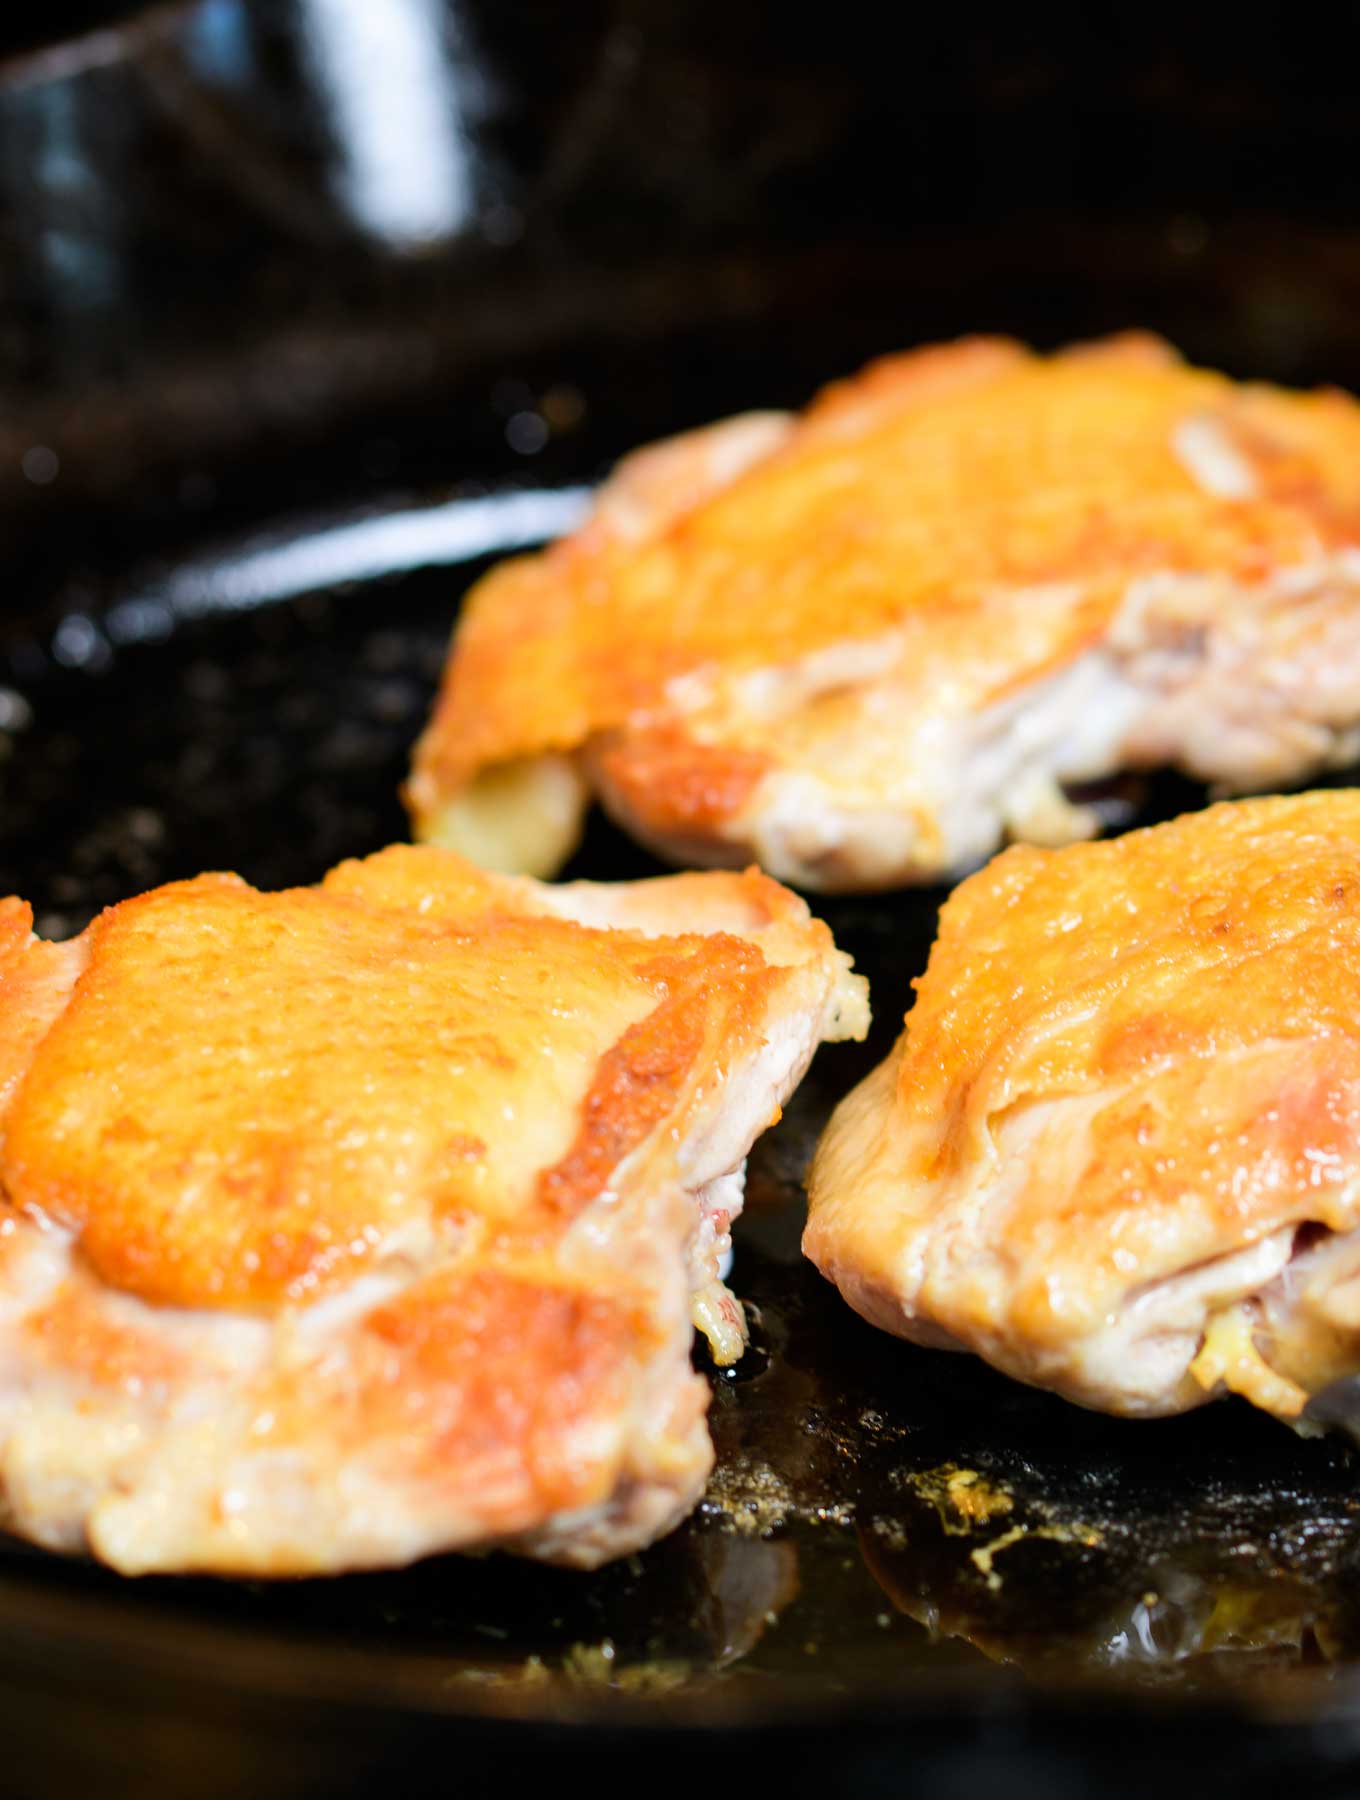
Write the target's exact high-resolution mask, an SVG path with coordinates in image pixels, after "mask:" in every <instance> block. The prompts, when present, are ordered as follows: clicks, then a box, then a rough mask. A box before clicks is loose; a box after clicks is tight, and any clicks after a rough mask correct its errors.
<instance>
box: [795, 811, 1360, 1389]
mask: <svg viewBox="0 0 1360 1800" xmlns="http://www.w3.org/2000/svg"><path fill="white" fill-rule="evenodd" d="M809 1191H810V1197H811V1200H810V1215H809V1222H808V1226H807V1231H806V1235H805V1238H804V1248H805V1250H806V1251H807V1254H808V1255H809V1256H810V1257H811V1258H812V1260H813V1262H814V1263H816V1264H817V1266H818V1267H819V1268H820V1269H821V1270H822V1272H823V1273H824V1274H825V1275H827V1276H828V1277H829V1278H830V1279H831V1280H832V1281H834V1282H835V1283H836V1284H837V1286H838V1287H839V1288H840V1290H841V1292H842V1293H843V1294H844V1296H845V1298H846V1299H847V1300H848V1301H849V1302H850V1304H851V1305H852V1306H853V1307H854V1308H855V1309H856V1310H857V1311H858V1312H860V1313H862V1314H863V1315H864V1316H865V1317H866V1318H867V1319H870V1320H871V1321H873V1322H874V1323H875V1324H877V1325H881V1326H882V1327H883V1328H884V1329H885V1330H888V1331H891V1332H894V1333H896V1334H898V1335H899V1336H902V1337H907V1338H911V1339H913V1340H915V1341H916V1342H918V1343H923V1344H928V1345H936V1346H939V1347H942V1348H951V1349H967V1350H973V1351H976V1352H977V1353H978V1354H979V1355H981V1356H983V1357H985V1358H986V1359H987V1360H988V1361H989V1362H991V1363H994V1364H995V1365H996V1366H997V1367H998V1368H1001V1369H1004V1370H1005V1371H1006V1372H1007V1373H1008V1374H1011V1375H1014V1376H1017V1377H1019V1378H1020V1379H1021V1380H1023V1381H1028V1382H1032V1383H1034V1384H1036V1385H1038V1386H1042V1387H1049V1388H1054V1389H1056V1390H1057V1391H1058V1392H1059V1393H1061V1394H1065V1395H1066V1396H1067V1397H1068V1398H1069V1399H1072V1400H1076V1401H1079V1402H1080V1403H1081V1404H1083V1405H1086V1406H1092V1407H1099V1408H1102V1409H1105V1410H1107V1411H1110V1412H1116V1413H1127V1414H1135V1415H1137V1414H1142V1415H1154V1414H1162V1413H1174V1412H1179V1411H1182V1410H1184V1409H1185V1408H1187V1407H1191V1406H1195V1405H1198V1404H1199V1403H1200V1402H1201V1401H1203V1400H1205V1399H1206V1398H1210V1397H1212V1396H1213V1395H1215V1394H1220V1393H1222V1392H1224V1391H1225V1390H1227V1389H1232V1390H1234V1391H1236V1392H1239V1393H1242V1394H1245V1395H1246V1396H1247V1398H1249V1399H1250V1400H1252V1401H1254V1402H1255V1403H1256V1404H1257V1405H1258V1406H1262V1407H1264V1408H1265V1409H1266V1410H1268V1411H1270V1412H1272V1413H1275V1414H1276V1415H1278V1416H1279V1417H1281V1418H1284V1419H1291V1420H1292V1419H1295V1418H1296V1417H1297V1416H1298V1414H1299V1412H1300V1410H1301V1408H1302V1407H1303V1405H1304V1403H1305V1401H1306V1400H1307V1398H1308V1397H1309V1395H1311V1394H1312V1393H1314V1392H1316V1391H1317V1390H1318V1389H1319V1388H1321V1387H1323V1386H1325V1385H1327V1384H1328V1383H1329V1382H1330V1381H1331V1380H1333V1379H1335V1378H1336V1377H1338V1376H1339V1375H1341V1374H1343V1373H1347V1372H1350V1371H1354V1370H1357V1369H1360V791H1335V792H1321V793H1312V794H1303V795H1299V796H1296V797H1293V798H1286V799H1269V800H1245V801H1238V802H1234V803H1225V804H1222V805H1219V806H1215V807H1212V808H1210V809H1209V810H1208V811H1207V812H1203V813H1197V814H1192V815H1190V816H1187V817H1185V818H1181V819H1177V820H1175V821H1173V822H1172V823H1171V824H1167V825H1159V826H1155V827H1153V828H1152V829H1150V830H1146V831H1138V832H1133V833H1131V834H1130V835H1129V836H1127V837H1123V838H1119V839H1117V840H1115V841H1113V842H1108V843H1101V844H1089V845H1085V844H1084V845H1074V846H1071V847H1068V848H1066V849H1061V850H1054V851H1046V850H1038V849H1033V848H1030V847H1027V846H1026V847H1016V848H1014V849H1011V850H1007V851H1005V852H1004V853H1003V854H1002V855H1001V856H999V857H997V858H996V859H995V861H994V862H992V863H991V864H990V865H989V866H988V867H987V868H986V869H984V870H982V871H981V873H979V874H977V875H974V876H972V877H970V878H969V879H968V880H967V881H965V882H964V883H963V885H962V886H961V887H960V888H958V890H957V891H956V892H955V893H954V895H953V896H952V897H951V899H950V900H949V901H948V902H947V903H946V905H945V907H944V910H943V912H942V914H941V918H940V932H939V937H938V939H937V941H936V943H935V946H934V949H933V950H932V952H931V957H930V962H929V965H928V967H927V969H926V972H925V974H924V975H923V976H922V977H921V979H920V980H919V982H918V983H917V993H916V1001H915V1005H914V1006H913V1008H912V1010H911V1012H910V1014H909V1015H908V1019H907V1027H906V1030H905V1032H904V1033H903V1035H902V1037H901V1038H900V1039H899V1040H898V1043H897V1045H896V1047H895V1048H894V1050H893V1052H892V1054H891V1055H890V1056H889V1057H888V1059H887V1060H886V1061H885V1062H884V1063H883V1064H881V1065H880V1067H879V1068H878V1069H877V1070H875V1071H874V1073H873V1074H871V1075H870V1076H869V1077H868V1078H867V1079H866V1080H865V1081H864V1082H863V1083H862V1084H861V1085H860V1086H859V1087H858V1088H857V1089H856V1090H855V1091H854V1092H853V1093H852V1094H850V1095H849V1096H848V1098H847V1099H845V1100H844V1101H843V1102H842V1103H841V1105H840V1107H839V1108H838V1109H837V1111H836V1113H835V1114H834V1115H833V1117H832V1120H831V1123H830V1125H829V1126H828V1128H827V1131H826V1134H825V1136H824V1137H823V1140H822V1142H821V1144H820V1145H819V1147H818V1150H817V1155H816V1157H815V1160H814V1164H813V1168H812V1173H811V1177H810V1184H809Z"/></svg>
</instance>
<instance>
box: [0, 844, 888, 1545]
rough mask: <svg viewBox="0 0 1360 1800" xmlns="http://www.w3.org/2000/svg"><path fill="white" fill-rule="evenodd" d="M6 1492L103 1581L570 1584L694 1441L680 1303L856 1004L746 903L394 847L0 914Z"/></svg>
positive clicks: (700, 1470) (778, 912) (775, 898)
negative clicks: (265, 875) (460, 1576)
mask: <svg viewBox="0 0 1360 1800" xmlns="http://www.w3.org/2000/svg"><path fill="white" fill-rule="evenodd" d="M0 1019H3V1027H2V1028H0V1133H2V1134H3V1137H2V1141H0V1186H2V1188H3V1199H4V1204H3V1208H0V1503H2V1505H3V1515H2V1518H3V1523H4V1524H5V1525H6V1526H7V1527H8V1528H9V1529H11V1530H13V1531H15V1532H18V1533H21V1534H22V1535H24V1536H25V1537H28V1538H31V1539H32V1540H34V1541H35V1542H37V1543H39V1544H44V1545H47V1546H49V1547H51V1548H53V1549H57V1550H64V1551H82V1550H84V1551H89V1552H92V1553H93V1554H94V1555H95V1556H97V1557H99V1558H102V1559H103V1560H105V1561H107V1562H109V1563H111V1564H113V1565H114V1566H115V1567H117V1568H119V1569H121V1570H124V1571H127V1572H141V1571H148V1570H212V1571H218V1572H226V1573H237V1574H256V1575H269V1574H299V1573H310V1572H321V1571H335V1570H341V1569H347V1568H359V1567H369V1566H376V1565H384V1564H399V1563H405V1562H408V1561H410V1560H411V1559H413V1558H415V1557H418V1556H421V1555H424V1554H427V1553H429V1552H432V1551H437V1550H445V1549H461V1548H469V1547H483V1546H488V1545H493V1544H500V1545H505V1546H507V1547H509V1548H512V1549H514V1550H516V1551H519V1552H522V1553H524V1554H527V1555H531V1556H539V1557H544V1558H549V1559H553V1560H558V1561H564V1562H571V1563H577V1564H582V1565H591V1564H594V1563H597V1562H600V1561H602V1560H604V1559H605V1558H607V1557H610V1556H615V1555H618V1554H621V1553H623V1552H626V1551H629V1550H632V1549H634V1548H637V1547H638V1546H640V1545H642V1544H644V1543H646V1542H648V1541H650V1540H651V1539H652V1538H654V1537H656V1536H658V1535H659V1534H660V1533H662V1532H664V1531H666V1530H667V1529H669V1528H670V1527H671V1526H673V1525H674V1524H675V1523H676V1522H677V1521H678V1520H679V1519H680V1518H681V1517H682V1516H683V1515H684V1513H685V1512H686V1511H687V1510H688V1509H689V1507H690V1506H691V1505H692V1504H693V1503H694V1501H695V1499H696V1498H697V1496H698V1494H699V1492H700V1490H701V1488H702V1485H703V1482H704V1479H705V1476H706V1474H707V1471H708V1469H709V1466H710V1463H711V1458H712V1451H711V1447H710V1444H709V1439H708V1434H707V1430H706V1428H705V1423H704V1417H705V1411H706V1406H707V1394H708V1389H707V1384H706V1382H705V1381H704V1380H703V1379H702V1377H700V1376H699V1375H697V1374H696V1373H695V1372H694V1371H693V1369H692V1367H691V1361H690V1347H691V1341H692V1328H691V1314H692V1312H697V1314H698V1316H699V1317H700V1319H701V1321H702V1322H703V1323H704V1324H705V1327H706V1328H707V1329H709V1330H710V1332H711V1335H712V1336H713V1338H714V1341H715V1354H716V1355H718V1356H719V1357H720V1358H728V1359H730V1358H731V1357H734V1356H736V1355H739V1354H740V1351H741V1348H742V1329H741V1314H740V1308H739V1306H738V1305H737V1303H736V1301H735V1300H734V1299H733V1298H732V1297H731V1295H730V1294H728V1293H727V1291H726V1289H725V1288H723V1286H722V1284H721V1280H720V1272H719V1264H720V1261H721V1259H722V1256H723V1253H724V1251H725V1249H726V1247H727V1243H728V1237H727V1232H728V1227H729V1225H730V1221H731V1217H732V1215H733V1214H734V1213H735V1212H736V1211H737V1210H738V1209H739V1208H740V1204H741V1182H740V1171H741V1168H742V1164H743V1159H744V1158H745V1155H746V1152H747V1150H748V1148H749V1146H750V1144H751V1142H752V1140H753V1139H754V1138H755V1137H756V1136H757V1135H758V1134H759V1133H760V1132H761V1131H762V1130H763V1129H764V1128H765V1126H766V1125H767V1124H769V1123H770V1122H771V1120H772V1119H773V1118H774V1117H775V1116H777V1114H778V1110H779V1106H780V1104H781V1102H782V1100H783V1099H784V1097H785V1096H786V1095H787V1093H788V1092H789V1091H790V1089H791V1088H792V1087H793V1085H794V1084H795V1083H796V1082H797V1081H798V1079H799V1077H800V1076H801V1074H802V1072H803V1070H804V1068H805V1067H806V1064H807V1062H808V1059H809V1058H810V1057H811V1055H812V1053H813V1051H814V1050H815V1048H816V1046H817V1044H818V1042H819V1041H821V1040H822V1039H823V1038H826V1037H837V1036H842V1035H846V1034H854V1033H861V1032H862V1031H863V1029H864V1020H865V1001H864V994H863V984H862V982H860V981H859V980H858V979H857V978H855V977H853V976H851V975H850V974H849V972H848V961H847V959H846V958H845V957H844V956H842V955H841V954H840V953H839V952H838V951H837V950H836V949H835V947H834V945H833V943H832V940H831V936H830V933H829V932H828V931H827V929H826V927H825V926H823V925H822V924H820V923H819V922H818V921H816V920H813V919H811V918H810V917H809V916H808V913H807V910H806V908H805V907H804V906H803V904H802V902H801V901H799V900H797V899H795V898H794V897H793V896H792V895H790V894H789V893H787V892H786V891H785V890H784V889H782V888H780V887H778V886H777V885H776V884H774V883H773V882H771V881H769V880H767V879H766V878H765V877H763V876H761V875H759V874H757V873H755V872H751V873H749V874H747V875H743V876H732V875H695V876H677V877H674V878H667V879H663V880H659V881H653V882H641V883H634V884H625V885H619V886H616V887H608V888H605V887H597V886H593V885H591V884H587V883H581V884H576V885H574V886H567V887H562V888H557V889H551V890H549V889H544V888H541V887H539V885H538V884H537V883H535V882H532V881H527V880H522V879H516V878H509V877H499V876H488V875H486V874H484V873H483V872H481V871H480V870H477V869H475V868H473V867H472V866H471V865H470V864H467V863H465V862H463V861H462V860H461V859H460V858H458V857H456V856H454V855H453V854H451V853H450V852H447V851H443V850H437V849H418V848H417V849H413V848H410V847H398V848H394V849H391V850H388V851H385V852H382V853H381V854H379V855H377V856H373V857H370V858H368V859H367V860H365V861H362V862H350V863H344V864H342V865H340V866H339V867H338V868H336V869H334V870H332V871H331V873H330V874H329V875H328V876H327V877H326V879H325V880H324V881H323V882H322V883H321V884H320V885H319V886H317V887H315V888H306V889H295V890H290V891H287V892H284V893H272V894H270V893H258V892H256V891H255V890H254V889H252V888H250V887H248V886H247V885H246V884H245V883H244V882H242V881H240V880H239V879H238V878H236V877H234V876H230V875H205V876H201V877H199V878H198V879H197V880H194V881H188V882H180V883H176V884H173V885H171V886H169V887H165V888H159V889H156V890H153V891H152V892H150V893H148V894H144V895H142V896H140V897H139V898H137V899H133V900H129V901H125V902H123V903H122V904H120V905H118V906H115V907H113V908H111V909H109V910H108V911H107V912H105V913H104V914H102V915H101V916H100V917H99V918H98V919H96V920H95V921H94V923H93V924H92V925H91V926H90V927H89V929H88V930H87V931H86V932H84V933H83V934H82V935H81V936H80V937H79V938H77V939H74V940H72V941H71V942H70V943H65V944H48V943H44V942H42V941H40V940H38V939H35V938H34V937H33V935H32V932H31V916H30V913H29V909H28V908H27V906H25V905H24V904H23V903H22V902H20V901H18V900H9V901H6V902H3V903H0Z"/></svg>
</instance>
